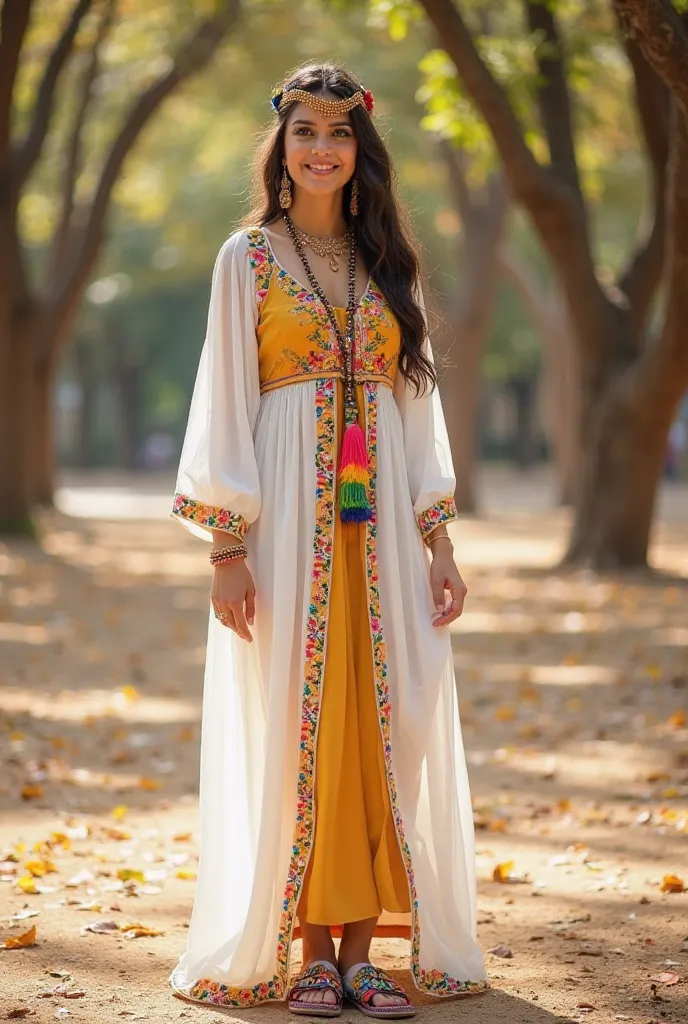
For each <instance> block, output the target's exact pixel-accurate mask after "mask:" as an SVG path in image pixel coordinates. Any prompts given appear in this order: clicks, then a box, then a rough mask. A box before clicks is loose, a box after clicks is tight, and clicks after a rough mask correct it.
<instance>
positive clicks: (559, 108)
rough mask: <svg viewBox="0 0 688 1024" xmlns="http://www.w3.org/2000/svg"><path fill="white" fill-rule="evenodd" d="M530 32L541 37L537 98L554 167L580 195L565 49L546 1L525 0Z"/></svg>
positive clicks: (557, 173) (538, 54)
mask: <svg viewBox="0 0 688 1024" xmlns="http://www.w3.org/2000/svg"><path fill="white" fill-rule="evenodd" d="M525 8H526V17H527V19H528V27H529V28H530V31H531V32H532V33H534V34H536V35H537V36H539V41H538V46H537V48H536V51H535V59H536V61H537V65H538V70H539V72H540V82H539V84H538V87H537V99H538V105H539V107H540V117H541V118H542V127H543V130H544V133H545V136H546V138H547V142H548V145H549V152H550V160H551V167H552V170H553V171H554V173H555V174H556V176H557V177H558V178H559V179H560V180H561V181H564V182H565V183H566V184H567V185H568V186H569V187H570V188H571V189H573V191H574V192H575V193H576V194H578V195H579V196H580V195H581V187H580V179H579V176H578V162H577V160H576V148H575V145H574V141H573V125H572V120H571V97H570V95H569V88H568V83H567V81H566V68H565V64H564V47H563V43H562V40H561V37H560V35H559V29H558V27H557V23H556V21H555V19H554V13H553V11H552V7H551V6H550V5H549V4H548V3H546V2H545V0H525Z"/></svg>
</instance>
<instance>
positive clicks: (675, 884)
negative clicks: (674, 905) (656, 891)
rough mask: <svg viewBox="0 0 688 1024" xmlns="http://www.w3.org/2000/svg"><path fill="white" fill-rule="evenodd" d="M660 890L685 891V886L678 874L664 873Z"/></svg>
mask: <svg viewBox="0 0 688 1024" xmlns="http://www.w3.org/2000/svg"><path fill="white" fill-rule="evenodd" d="M659 888H660V891H661V892H685V891H686V886H685V883H684V881H683V879H682V878H680V877H679V876H678V875H665V876H664V878H663V879H662V884H661V885H660V887H659Z"/></svg>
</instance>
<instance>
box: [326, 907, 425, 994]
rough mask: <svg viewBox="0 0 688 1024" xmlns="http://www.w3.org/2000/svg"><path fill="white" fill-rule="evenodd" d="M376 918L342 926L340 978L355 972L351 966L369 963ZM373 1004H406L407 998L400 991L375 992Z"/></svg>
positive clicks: (338, 964)
mask: <svg viewBox="0 0 688 1024" xmlns="http://www.w3.org/2000/svg"><path fill="white" fill-rule="evenodd" d="M377 921H378V919H377V918H376V917H371V918H368V919H367V920H365V921H353V922H352V923H351V924H347V925H345V926H344V932H343V934H342V941H341V943H340V946H339V960H338V962H337V966H338V968H339V973H340V974H341V976H342V978H344V976H345V975H349V977H350V978H351V976H352V975H353V974H355V973H356V972H355V971H352V968H353V967H357V968H358V967H362V966H364V965H366V964H370V943H371V942H372V940H373V933H374V931H375V925H376V924H377ZM370 1001H371V1004H372V1005H373V1006H408V999H406V997H405V996H403V995H401V994H400V993H394V992H376V993H375V995H374V996H372V997H371V1000H370Z"/></svg>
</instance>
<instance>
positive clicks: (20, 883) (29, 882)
mask: <svg viewBox="0 0 688 1024" xmlns="http://www.w3.org/2000/svg"><path fill="white" fill-rule="evenodd" d="M17 888H18V889H21V891H22V892H25V893H29V894H30V895H31V896H33V895H35V894H36V893H37V892H38V889H37V888H36V880H35V879H34V877H33V875H23V876H22V877H21V878H18V879H17Z"/></svg>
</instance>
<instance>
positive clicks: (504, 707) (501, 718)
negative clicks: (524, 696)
mask: <svg viewBox="0 0 688 1024" xmlns="http://www.w3.org/2000/svg"><path fill="white" fill-rule="evenodd" d="M494 716H495V718H496V719H497V721H498V722H511V721H512V720H513V719H514V718H515V717H516V711H515V709H514V708H513V707H512V706H511V704H500V706H499V707H498V708H497V710H496V711H495V713H494Z"/></svg>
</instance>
